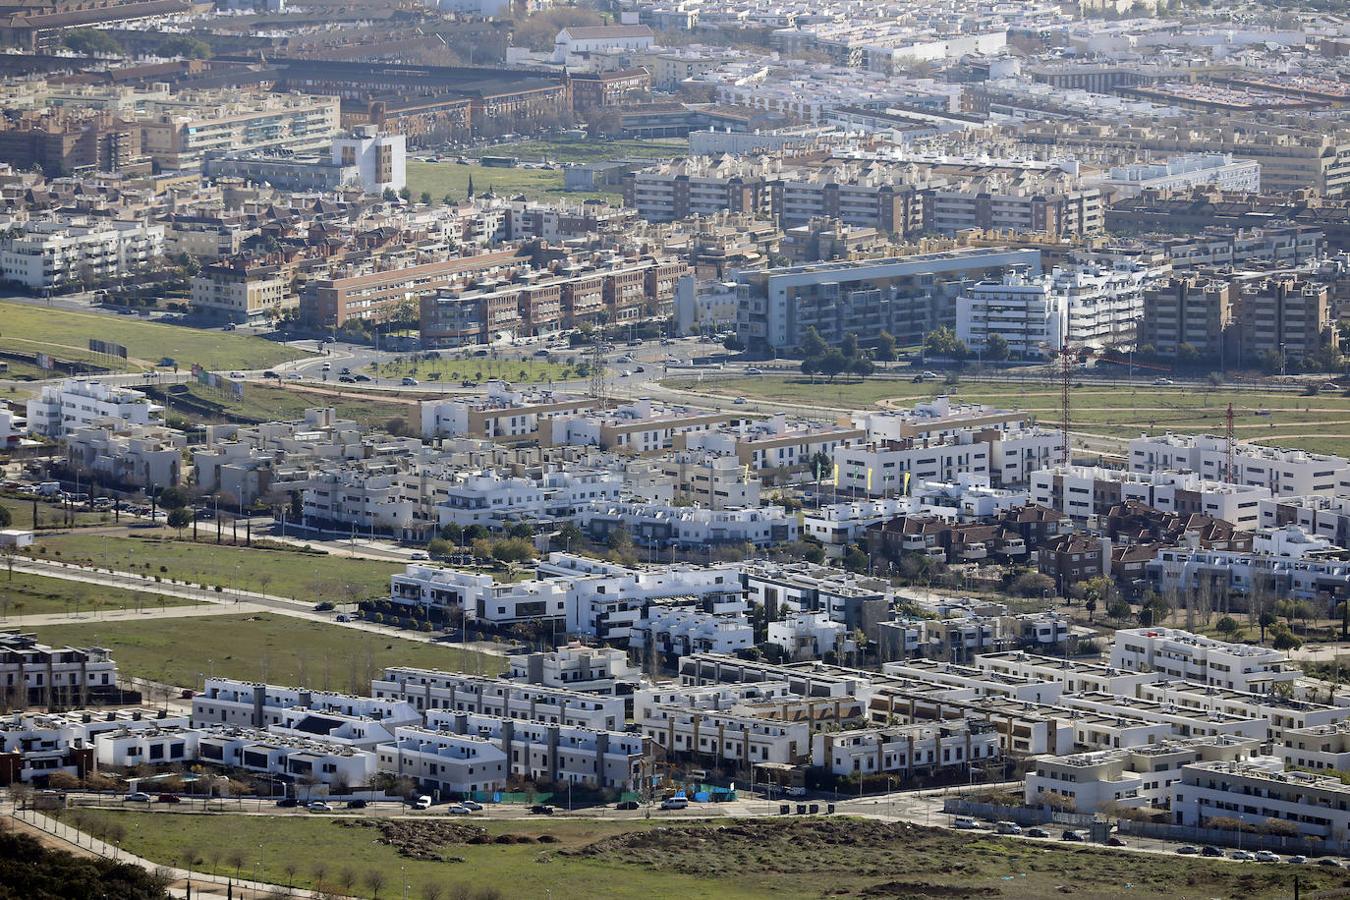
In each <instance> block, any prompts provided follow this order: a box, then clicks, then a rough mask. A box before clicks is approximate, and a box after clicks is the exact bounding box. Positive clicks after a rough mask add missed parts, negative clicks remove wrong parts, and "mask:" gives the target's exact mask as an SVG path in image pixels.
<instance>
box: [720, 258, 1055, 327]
mask: <svg viewBox="0 0 1350 900" xmlns="http://www.w3.org/2000/svg"><path fill="white" fill-rule="evenodd" d="M1014 267H1023V268H1025V269H1026V270H1027V271H1028V273H1029V274H1031V275H1035V274H1037V273H1039V272H1040V253H1039V251H1036V250H1006V249H975V250H953V251H948V252H944V253H930V254H919V255H917V256H910V257H903V258H897V259H874V260H845V261H839V262H829V263H814V264H808V265H802V266H788V267H784V268H771V269H764V270H761V271H754V272H748V271H742V272H740V273H738V275H737V282H738V284H739V287H738V309H737V313H736V333H737V336H738V337H739V338H740V340H741V341H742V342H743V343H744V344H745V345H746V346H747V347H749V348H750V349H751V350H754V351H758V352H768V351H771V350H775V349H777V350H788V349H791V348H795V347H797V346H798V345H799V344H800V343H801V341H802V338H803V337H804V336H805V335H806V333H807V330H808V329H810V328H815V329H816V331H817V332H818V333H819V334H820V336H821V337H822V338H824V339H825V341H826V342H828V343H831V344H837V343H839V342H840V341H842V340H843V338H844V335H845V334H849V333H852V334H858V335H876V334H880V333H881V332H882V331H889V332H890V333H891V334H893V335H895V337H896V339H897V340H898V341H900V342H901V343H913V344H920V343H922V342H923V339H924V336H925V335H926V334H927V333H928V332H929V331H932V330H933V329H935V328H937V327H939V326H940V325H949V326H950V325H954V324H955V321H956V303H955V299H954V298H955V297H956V296H957V294H959V293H960V291H961V288H962V286H963V285H964V283H965V282H966V281H970V280H978V279H980V278H984V277H987V276H991V275H997V276H1000V277H1001V276H1002V273H1003V271H1004V270H1005V269H1009V268H1014Z"/></svg>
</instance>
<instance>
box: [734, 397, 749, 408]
mask: <svg viewBox="0 0 1350 900" xmlns="http://www.w3.org/2000/svg"><path fill="white" fill-rule="evenodd" d="M731 402H732V403H734V404H736V405H737V406H744V405H745V404H746V403H747V402H749V401H747V400H746V399H745V398H744V397H737V398H736V399H735V400H732V401H731Z"/></svg>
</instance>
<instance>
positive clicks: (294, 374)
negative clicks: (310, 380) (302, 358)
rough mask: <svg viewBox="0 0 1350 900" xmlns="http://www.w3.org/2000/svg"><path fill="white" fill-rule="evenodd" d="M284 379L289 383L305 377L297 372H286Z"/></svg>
mask: <svg viewBox="0 0 1350 900" xmlns="http://www.w3.org/2000/svg"><path fill="white" fill-rule="evenodd" d="M286 377H287V378H289V379H290V380H291V381H299V380H300V379H301V378H304V377H305V376H303V375H301V374H300V373H299V372H287V373H286Z"/></svg>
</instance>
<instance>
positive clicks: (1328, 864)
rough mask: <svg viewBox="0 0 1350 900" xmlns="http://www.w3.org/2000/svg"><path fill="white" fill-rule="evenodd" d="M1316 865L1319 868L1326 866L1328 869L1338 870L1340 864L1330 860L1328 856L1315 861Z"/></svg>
mask: <svg viewBox="0 0 1350 900" xmlns="http://www.w3.org/2000/svg"><path fill="white" fill-rule="evenodd" d="M1317 864H1318V865H1319V866H1326V867H1327V868H1328V869H1339V868H1340V867H1341V864H1340V863H1338V862H1336V860H1334V859H1332V858H1331V857H1330V856H1324V857H1322V858H1321V859H1319V860H1318V861H1317Z"/></svg>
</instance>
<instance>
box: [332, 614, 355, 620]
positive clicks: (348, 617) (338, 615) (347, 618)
mask: <svg viewBox="0 0 1350 900" xmlns="http://www.w3.org/2000/svg"><path fill="white" fill-rule="evenodd" d="M351 620H352V617H351V616H349V615H347V614H346V613H338V614H337V618H335V619H334V620H333V621H335V622H350V621H351Z"/></svg>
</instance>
